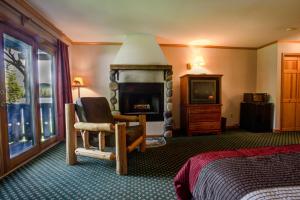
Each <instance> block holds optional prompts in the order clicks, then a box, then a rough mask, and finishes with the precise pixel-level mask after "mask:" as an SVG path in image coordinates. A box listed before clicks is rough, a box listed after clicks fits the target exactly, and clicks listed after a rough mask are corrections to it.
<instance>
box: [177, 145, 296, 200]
mask: <svg viewBox="0 0 300 200" xmlns="http://www.w3.org/2000/svg"><path fill="white" fill-rule="evenodd" d="M292 152H300V145H288V146H279V147H258V148H252V149H238V150H232V151H216V152H208V153H202V154H199V155H197V156H194V157H192V158H190V159H189V160H188V161H187V162H186V163H185V164H184V165H183V167H182V168H181V169H180V171H179V172H178V173H177V175H176V177H175V179H174V185H175V191H176V194H177V198H178V199H179V200H186V199H191V197H192V192H193V190H194V186H195V184H196V182H197V179H198V176H199V174H200V172H201V169H203V168H204V167H205V166H206V165H207V164H209V163H210V162H212V161H215V160H219V159H223V158H232V157H250V156H263V155H272V154H276V153H292Z"/></svg>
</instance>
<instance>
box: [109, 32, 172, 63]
mask: <svg viewBox="0 0 300 200" xmlns="http://www.w3.org/2000/svg"><path fill="white" fill-rule="evenodd" d="M113 64H129V65H135V64H136V65H168V61H167V59H166V58H165V56H164V54H163V52H162V50H161V48H160V46H159V45H158V44H157V42H156V39H155V37H154V36H153V35H149V34H129V35H127V36H126V38H125V41H124V42H123V45H122V46H121V48H120V50H119V52H118V54H117V56H116V58H115V60H114V62H113Z"/></svg>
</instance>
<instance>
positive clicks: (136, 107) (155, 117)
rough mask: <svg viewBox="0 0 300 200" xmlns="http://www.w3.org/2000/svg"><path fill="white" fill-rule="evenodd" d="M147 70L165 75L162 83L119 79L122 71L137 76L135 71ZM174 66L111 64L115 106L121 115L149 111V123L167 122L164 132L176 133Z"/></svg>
mask: <svg viewBox="0 0 300 200" xmlns="http://www.w3.org/2000/svg"><path fill="white" fill-rule="evenodd" d="M137 71H143V72H144V73H145V76H147V72H154V71H155V72H157V73H161V74H162V77H163V78H162V80H161V81H160V82H149V81H151V80H147V81H146V82H143V81H139V82H133V80H132V79H134V78H132V79H130V81H126V80H121V81H120V80H119V77H120V75H121V74H122V73H126V72H127V73H128V72H129V74H130V75H131V76H132V77H134V73H136V72H137ZM172 74H173V73H172V66H170V65H111V66H110V90H111V98H110V103H111V108H112V110H113V111H114V112H120V113H121V114H127V115H128V114H129V115H137V114H146V116H147V122H151V121H163V135H164V136H168V137H169V136H172V129H173V117H172V95H173V92H172Z"/></svg>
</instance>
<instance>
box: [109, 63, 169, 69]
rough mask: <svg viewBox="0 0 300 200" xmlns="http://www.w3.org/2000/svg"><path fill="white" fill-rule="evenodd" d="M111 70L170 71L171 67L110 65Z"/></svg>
mask: <svg viewBox="0 0 300 200" xmlns="http://www.w3.org/2000/svg"><path fill="white" fill-rule="evenodd" d="M110 69H111V70H171V69H172V65H127V64H126V65H120V64H118V65H114V64H112V65H110Z"/></svg>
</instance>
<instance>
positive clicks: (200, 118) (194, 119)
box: [189, 112, 221, 123]
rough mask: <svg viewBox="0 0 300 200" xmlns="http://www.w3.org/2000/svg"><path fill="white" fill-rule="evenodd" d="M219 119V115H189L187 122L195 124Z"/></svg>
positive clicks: (218, 113)
mask: <svg viewBox="0 0 300 200" xmlns="http://www.w3.org/2000/svg"><path fill="white" fill-rule="evenodd" d="M220 119H221V113H220V112H217V113H201V114H198V113H190V114H189V121H190V123H197V122H203V121H219V120H220Z"/></svg>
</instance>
